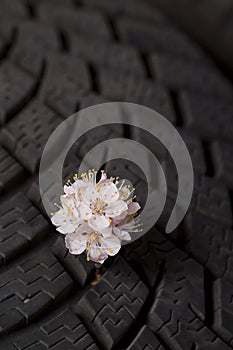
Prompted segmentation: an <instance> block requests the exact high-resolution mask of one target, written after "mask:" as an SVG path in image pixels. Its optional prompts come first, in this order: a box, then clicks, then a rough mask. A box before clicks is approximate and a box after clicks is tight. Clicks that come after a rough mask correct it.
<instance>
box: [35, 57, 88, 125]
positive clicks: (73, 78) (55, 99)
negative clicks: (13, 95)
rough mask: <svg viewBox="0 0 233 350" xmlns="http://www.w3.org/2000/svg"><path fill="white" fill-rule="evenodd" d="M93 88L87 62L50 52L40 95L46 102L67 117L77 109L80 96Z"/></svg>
mask: <svg viewBox="0 0 233 350" xmlns="http://www.w3.org/2000/svg"><path fill="white" fill-rule="evenodd" d="M90 90H91V81H90V75H89V71H88V69H87V66H86V64H85V63H84V62H83V61H82V60H81V59H77V58H74V57H69V56H67V55H61V54H60V55H57V54H50V55H49V56H48V58H47V68H46V71H45V76H44V79H43V83H42V85H41V87H40V92H39V96H40V98H42V99H43V100H45V102H46V104H47V105H48V106H49V107H51V108H52V109H53V110H55V111H56V112H57V113H59V114H61V115H62V116H63V117H64V118H67V117H68V116H69V115H70V114H73V113H74V112H75V111H76V108H77V103H78V98H80V97H82V96H83V95H85V94H86V93H88V92H89V91H90Z"/></svg>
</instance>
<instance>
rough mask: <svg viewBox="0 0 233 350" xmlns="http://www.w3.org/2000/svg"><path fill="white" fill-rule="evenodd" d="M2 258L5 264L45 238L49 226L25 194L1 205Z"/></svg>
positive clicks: (0, 251)
mask: <svg viewBox="0 0 233 350" xmlns="http://www.w3.org/2000/svg"><path fill="white" fill-rule="evenodd" d="M0 228H1V237H0V256H1V258H2V259H3V262H6V261H9V260H10V259H11V258H12V257H14V256H15V255H17V254H18V253H19V252H22V251H23V250H24V249H27V248H28V247H29V245H30V244H31V243H32V242H35V241H37V240H39V239H41V238H43V237H44V236H45V235H46V234H47V233H48V231H49V224H48V223H47V221H46V220H45V219H44V218H43V216H42V215H41V214H40V213H39V211H38V210H37V209H36V208H35V207H34V206H33V205H32V204H31V203H30V202H29V200H28V199H27V198H26V197H25V196H24V195H23V194H17V195H16V196H14V197H12V198H11V199H10V200H8V201H7V202H4V203H2V204H1V205H0Z"/></svg>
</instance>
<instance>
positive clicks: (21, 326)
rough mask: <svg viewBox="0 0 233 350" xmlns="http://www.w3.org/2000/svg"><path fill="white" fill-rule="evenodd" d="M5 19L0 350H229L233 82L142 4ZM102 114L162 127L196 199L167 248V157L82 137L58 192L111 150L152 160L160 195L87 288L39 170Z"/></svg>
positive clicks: (76, 6) (7, 7)
mask: <svg viewBox="0 0 233 350" xmlns="http://www.w3.org/2000/svg"><path fill="white" fill-rule="evenodd" d="M0 13H1V15H0V16H1V17H2V20H1V21H0V82H1V84H0V125H1V129H0V144H1V145H0V192H1V196H0V228H1V231H0V243H1V244H0V306H1V307H0V335H1V337H0V338H1V340H0V348H1V349H3V350H13V349H14V350H15V349H17V350H24V349H26V350H43V349H53V350H60V349H62V350H64V349H69V350H71V349H78V350H82V349H86V350H87V349H88V350H95V349H96V350H97V349H101V350H102V349H104V350H110V349H113V350H116V349H127V350H141V349H148V350H149V349H153V350H154V349H157V350H168V349H169V350H173V349H174V350H176V349H177V350H178V349H179V350H197V349H200V350H205V349H206V350H208V349H216V350H227V349H233V326H232V325H233V306H232V300H233V292H232V290H233V288H232V286H233V273H232V271H233V269H232V267H233V256H232V249H233V231H232V222H233V219H232V203H233V195H232V193H233V192H232V191H233V176H232V173H233V165H232V152H233V143H232V134H233V129H232V117H233V104H232V96H233V89H232V85H231V83H230V81H228V79H227V78H226V77H225V76H224V75H223V74H222V73H221V71H220V70H219V68H218V67H216V66H215V64H214V62H213V60H212V58H211V57H209V56H207V55H206V54H205V53H204V51H202V49H201V48H200V47H199V46H198V45H197V44H196V43H194V42H192V41H191V40H190V39H189V38H188V37H187V36H185V35H184V34H183V33H182V32H180V31H179V30H178V29H176V28H175V27H174V26H173V25H172V24H171V23H170V22H169V21H168V19H167V18H165V17H164V15H162V14H161V13H160V12H159V11H158V10H156V9H155V8H150V7H149V5H147V4H146V3H144V2H143V1H141V2H140V1H139V0H130V1H109V0H98V1H97V0H83V1H82V2H81V1H72V0H70V1H69V0H67V1H56V2H55V1H52V0H50V1H45V0H42V1H40V2H38V1H35V0H29V1H26V0H25V1H23V0H20V1H18V0H14V1H11V2H9V1H6V0H4V1H1V4H0ZM2 14H3V15H2ZM108 101H127V102H134V103H139V104H142V105H145V106H148V107H150V108H152V109H155V110H156V111H158V112H160V113H161V114H163V115H164V116H165V117H166V118H167V119H168V120H169V121H170V122H171V123H172V124H173V125H174V126H175V127H176V128H177V129H178V131H179V132H180V134H181V135H182V137H183V139H184V140H185V143H186V145H187V147H188V149H189V152H190V155H191V158H192V162H193V167H194V173H195V187H194V194H193V198H192V201H191V205H190V208H189V211H188V214H187V215H186V217H185V219H184V221H183V222H182V224H181V225H180V226H179V227H178V228H177V229H176V230H175V232H173V233H172V234H171V235H166V234H165V233H164V224H165V223H166V222H167V220H168V217H169V213H170V212H171V208H172V207H173V206H174V203H175V199H176V193H177V179H176V169H175V167H174V164H173V162H172V160H171V159H170V156H169V154H168V152H167V150H166V149H165V148H164V147H163V146H162V145H161V144H160V143H159V142H158V141H156V140H154V139H153V138H152V137H151V136H149V135H148V134H146V133H145V132H143V131H142V130H141V129H138V128H135V127H131V126H127V125H122V126H117V127H116V126H114V125H113V126H111V127H106V126H105V127H103V126H102V127H98V128H96V129H95V130H94V131H91V132H90V133H88V134H85V135H83V136H82V137H81V139H80V140H79V141H78V142H76V143H75V144H74V145H73V147H72V148H71V150H70V152H69V154H68V156H67V158H66V161H65V165H64V170H63V177H64V182H65V181H66V180H67V179H68V178H69V176H72V174H74V173H75V172H76V171H77V167H78V165H79V164H80V162H81V159H82V158H83V157H84V155H85V154H86V153H87V151H89V150H90V149H91V148H92V147H93V146H95V145H96V144H98V143H99V142H102V141H104V140H106V139H108V138H115V137H129V138H131V139H134V140H136V141H138V142H140V143H142V144H144V145H145V146H146V147H149V148H150V149H151V150H152V151H153V152H154V154H155V155H156V156H157V157H158V159H159V160H160V162H161V163H162V165H163V168H164V170H165V173H166V179H167V182H168V197H167V202H166V207H165V210H164V212H163V214H162V216H161V218H160V220H159V221H158V223H157V224H156V226H155V227H154V228H152V229H151V230H150V231H149V232H148V233H147V234H146V235H145V236H143V238H140V239H139V240H137V241H135V242H133V243H132V244H129V245H127V246H124V247H123V248H122V249H121V252H120V253H119V254H118V256H116V257H113V258H109V259H108V260H107V262H106V271H105V272H104V274H103V276H102V277H101V279H100V281H99V282H98V283H97V284H96V285H92V283H91V282H92V280H93V278H94V265H93V264H92V263H91V262H87V261H86V259H85V257H84V256H83V255H82V256H73V255H71V254H69V252H68V250H67V249H66V247H65V245H64V241H63V238H62V237H61V236H60V235H59V234H58V233H57V232H56V231H55V229H54V227H53V226H52V225H51V223H50V220H49V218H48V217H47V215H46V214H45V212H44V209H43V206H42V203H41V198H40V193H39V186H38V168H39V163H40V159H41V155H42V152H43V148H44V146H45V144H46V141H47V140H48V138H49V136H50V135H51V133H52V132H53V130H54V129H55V128H56V127H57V126H58V125H59V124H60V123H61V122H62V121H63V120H64V119H65V118H67V117H68V116H69V115H71V114H72V113H74V112H76V111H78V110H80V109H82V108H85V107H88V106H92V105H95V104H98V103H103V102H108ZM105 166H106V169H107V170H108V171H109V173H111V175H113V176H114V175H117V176H122V177H126V178H129V179H130V180H131V182H132V183H134V184H135V187H136V188H137V189H138V191H139V201H140V202H141V203H142V204H143V203H145V200H146V195H145V193H146V189H147V187H146V182H145V177H144V174H143V173H142V172H141V171H139V169H138V168H137V167H136V166H135V165H134V164H132V163H129V162H125V161H123V160H121V161H120V160H118V161H111V162H108V163H106V165H105ZM52 186H53V184H51V187H50V189H48V190H51V189H52Z"/></svg>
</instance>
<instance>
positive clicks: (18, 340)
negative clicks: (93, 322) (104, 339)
mask: <svg viewBox="0 0 233 350" xmlns="http://www.w3.org/2000/svg"><path fill="white" fill-rule="evenodd" d="M13 344H14V347H13V348H14V349H17V350H23V349H34V350H36V349H38V350H39V349H40V350H42V349H48V348H53V349H54V350H62V349H69V350H73V349H79V350H86V349H88V350H89V349H90V350H98V348H97V346H96V345H95V344H94V341H93V339H92V338H91V336H90V335H89V333H88V332H87V330H86V329H85V327H84V326H83V324H82V323H81V321H80V320H79V318H78V316H77V315H76V314H75V313H74V312H73V311H72V310H71V309H65V310H64V311H63V312H62V313H60V314H59V315H57V316H55V317H53V318H52V319H50V320H49V321H47V322H46V323H45V324H44V325H42V326H40V327H38V328H37V329H36V330H35V329H34V330H33V331H30V330H29V329H28V330H27V331H26V333H25V335H24V337H22V336H21V337H17V336H16V337H14V338H13V339H12V340H11V341H9V342H8V344H6V345H5V347H4V349H6V350H10V349H11V345H13Z"/></svg>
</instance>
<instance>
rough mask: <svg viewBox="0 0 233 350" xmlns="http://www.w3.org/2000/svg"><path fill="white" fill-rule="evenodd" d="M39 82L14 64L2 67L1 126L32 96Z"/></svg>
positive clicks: (0, 94) (0, 86) (0, 75)
mask: <svg viewBox="0 0 233 350" xmlns="http://www.w3.org/2000/svg"><path fill="white" fill-rule="evenodd" d="M36 83H37V81H36V80H35V79H33V78H32V77H30V76H29V75H27V74H26V73H24V72H23V71H22V70H20V69H19V68H17V67H16V66H15V65H14V64H12V63H9V62H7V63H4V64H2V65H1V67H0V106H1V107H0V124H3V123H5V122H6V121H7V120H8V119H9V118H10V117H11V116H12V114H14V113H15V112H17V111H18V109H20V108H21V107H22V106H23V104H24V103H25V102H26V101H27V100H28V98H29V97H30V96H31V95H32V93H33V91H34V88H35V85H36Z"/></svg>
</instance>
